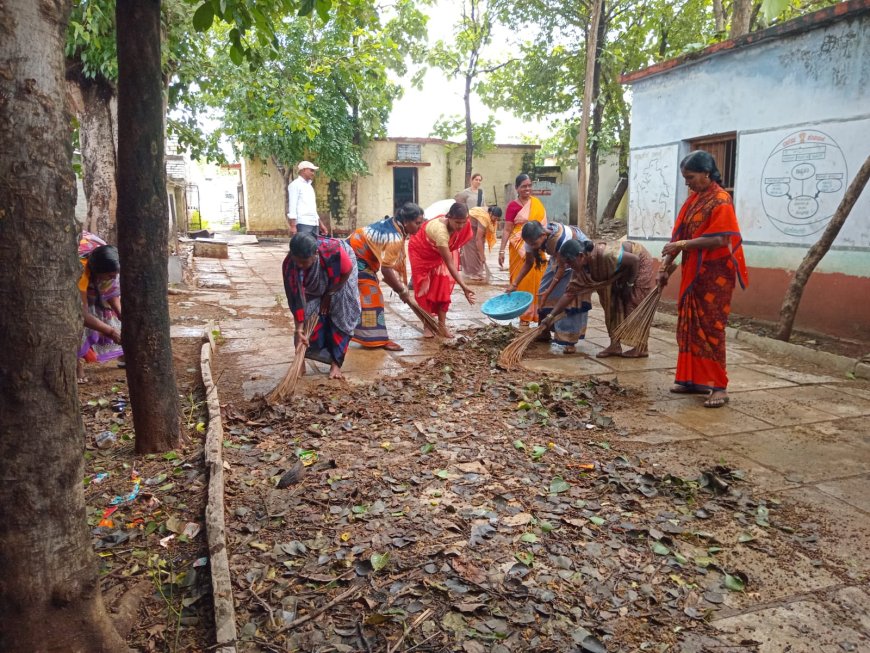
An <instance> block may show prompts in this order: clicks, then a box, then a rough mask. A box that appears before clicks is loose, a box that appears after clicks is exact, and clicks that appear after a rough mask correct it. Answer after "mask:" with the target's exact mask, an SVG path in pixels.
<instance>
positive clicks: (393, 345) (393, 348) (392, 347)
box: [383, 340, 405, 351]
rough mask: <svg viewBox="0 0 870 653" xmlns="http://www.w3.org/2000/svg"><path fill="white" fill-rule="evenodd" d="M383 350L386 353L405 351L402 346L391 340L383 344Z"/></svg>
mask: <svg viewBox="0 0 870 653" xmlns="http://www.w3.org/2000/svg"><path fill="white" fill-rule="evenodd" d="M383 349H386V350H387V351H405V348H404V347H402V345H400V344H399V343H398V342H393V341H392V340H390V341H389V342H388V343H387V344H385V345H384V346H383Z"/></svg>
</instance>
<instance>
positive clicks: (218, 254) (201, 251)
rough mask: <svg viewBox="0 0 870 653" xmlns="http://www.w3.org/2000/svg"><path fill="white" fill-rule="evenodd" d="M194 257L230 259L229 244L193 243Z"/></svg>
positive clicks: (204, 241) (212, 242)
mask: <svg viewBox="0 0 870 653" xmlns="http://www.w3.org/2000/svg"><path fill="white" fill-rule="evenodd" d="M193 255H194V256H198V257H202V258H228V256H229V254H228V253H227V244H226V243H220V242H215V241H207V240H195V241H194V242H193Z"/></svg>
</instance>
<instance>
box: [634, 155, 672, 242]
mask: <svg viewBox="0 0 870 653" xmlns="http://www.w3.org/2000/svg"><path fill="white" fill-rule="evenodd" d="M629 167H630V170H631V179H630V186H629V203H628V214H629V228H628V231H629V236H635V237H641V236H642V237H644V238H668V237H670V235H671V231H672V229H673V225H674V209H675V200H674V184H675V181H676V178H677V146H676V145H668V146H665V147H654V148H649V149H645V150H634V151H632V153H631V163H630V166H629Z"/></svg>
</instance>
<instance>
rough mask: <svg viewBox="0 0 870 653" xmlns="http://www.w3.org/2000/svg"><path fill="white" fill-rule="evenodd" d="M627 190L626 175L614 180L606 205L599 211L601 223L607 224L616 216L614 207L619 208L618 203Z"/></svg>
mask: <svg viewBox="0 0 870 653" xmlns="http://www.w3.org/2000/svg"><path fill="white" fill-rule="evenodd" d="M626 190H628V177H620V178H619V181H618V182H616V186H615V187H614V189H613V192H612V193H611V194H610V199H609V200H607V206H605V207H604V211H603V212H602V213H601V224H607V223H608V222H610V221H612V220H613V218H614V217H616V209H618V208H619V203H620V202H621V201H622V198H623V197H624V196H625V191H626Z"/></svg>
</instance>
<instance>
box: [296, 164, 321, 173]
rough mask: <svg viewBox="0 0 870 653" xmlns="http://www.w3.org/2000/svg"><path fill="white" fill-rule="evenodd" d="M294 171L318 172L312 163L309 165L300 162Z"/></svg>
mask: <svg viewBox="0 0 870 653" xmlns="http://www.w3.org/2000/svg"><path fill="white" fill-rule="evenodd" d="M296 169H297V170H299V171H300V172H301V171H302V170H305V169H308V170H320V168H318V167H317V166H316V165H314V164H313V163H311V161H300V162H299V165H298V166H296Z"/></svg>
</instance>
